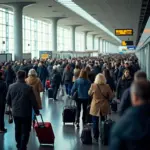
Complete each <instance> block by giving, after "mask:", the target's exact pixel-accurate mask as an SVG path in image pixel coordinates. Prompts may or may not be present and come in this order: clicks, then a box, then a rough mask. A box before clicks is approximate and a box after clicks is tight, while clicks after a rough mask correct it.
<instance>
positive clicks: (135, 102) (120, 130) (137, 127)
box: [109, 80, 150, 150]
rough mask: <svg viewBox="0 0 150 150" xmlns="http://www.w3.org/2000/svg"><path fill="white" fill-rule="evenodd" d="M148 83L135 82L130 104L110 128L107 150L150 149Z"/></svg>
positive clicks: (145, 81)
mask: <svg viewBox="0 0 150 150" xmlns="http://www.w3.org/2000/svg"><path fill="white" fill-rule="evenodd" d="M149 89H150V82H149V81H147V80H139V81H135V82H134V83H133V84H132V86H131V101H132V102H131V104H132V107H130V108H129V109H128V110H127V111H126V112H125V114H124V115H123V116H122V117H121V118H120V119H119V121H118V122H117V123H116V124H115V125H114V127H113V128H112V132H111V136H110V144H109V150H148V149H149V148H150V92H149Z"/></svg>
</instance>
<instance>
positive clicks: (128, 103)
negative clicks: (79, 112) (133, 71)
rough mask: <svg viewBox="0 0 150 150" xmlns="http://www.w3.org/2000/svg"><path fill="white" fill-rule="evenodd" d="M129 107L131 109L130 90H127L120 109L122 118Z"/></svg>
mask: <svg viewBox="0 0 150 150" xmlns="http://www.w3.org/2000/svg"><path fill="white" fill-rule="evenodd" d="M129 107H131V93H130V88H128V89H126V90H125V92H124V93H123V95H122V98H121V103H120V109H119V112H120V116H122V115H123V114H124V113H125V111H126V110H127V109H128V108H129Z"/></svg>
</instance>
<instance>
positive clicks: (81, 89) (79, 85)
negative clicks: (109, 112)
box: [71, 69, 91, 128]
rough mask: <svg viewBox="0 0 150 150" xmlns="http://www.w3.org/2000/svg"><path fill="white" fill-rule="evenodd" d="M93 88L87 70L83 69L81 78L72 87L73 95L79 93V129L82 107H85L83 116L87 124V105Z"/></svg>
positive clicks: (77, 118)
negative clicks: (90, 90)
mask: <svg viewBox="0 0 150 150" xmlns="http://www.w3.org/2000/svg"><path fill="white" fill-rule="evenodd" d="M90 86H91V82H90V81H89V80H88V74H87V72H86V70H84V69H82V70H81V72H80V75H79V78H78V79H77V80H76V81H75V83H74V85H73V87H72V92H71V93H72V95H73V94H74V93H75V92H77V93H78V94H77V95H78V99H77V100H76V104H77V115H76V126H77V128H79V123H80V113H81V105H82V106H83V115H82V120H83V124H85V123H86V115H87V105H88V101H89V95H88V91H89V88H90Z"/></svg>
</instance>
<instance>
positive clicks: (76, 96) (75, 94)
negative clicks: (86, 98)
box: [72, 90, 78, 101]
mask: <svg viewBox="0 0 150 150" xmlns="http://www.w3.org/2000/svg"><path fill="white" fill-rule="evenodd" d="M72 99H73V100H75V101H77V100H78V90H76V91H75V92H74V93H73V95H72Z"/></svg>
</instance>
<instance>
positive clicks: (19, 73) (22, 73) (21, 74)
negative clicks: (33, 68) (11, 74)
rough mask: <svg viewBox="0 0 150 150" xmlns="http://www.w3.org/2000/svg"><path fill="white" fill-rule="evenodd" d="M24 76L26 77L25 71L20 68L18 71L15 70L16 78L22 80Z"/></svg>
mask: <svg viewBox="0 0 150 150" xmlns="http://www.w3.org/2000/svg"><path fill="white" fill-rule="evenodd" d="M25 77H26V72H25V71H23V70H20V71H18V72H17V79H18V80H23V79H25Z"/></svg>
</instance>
